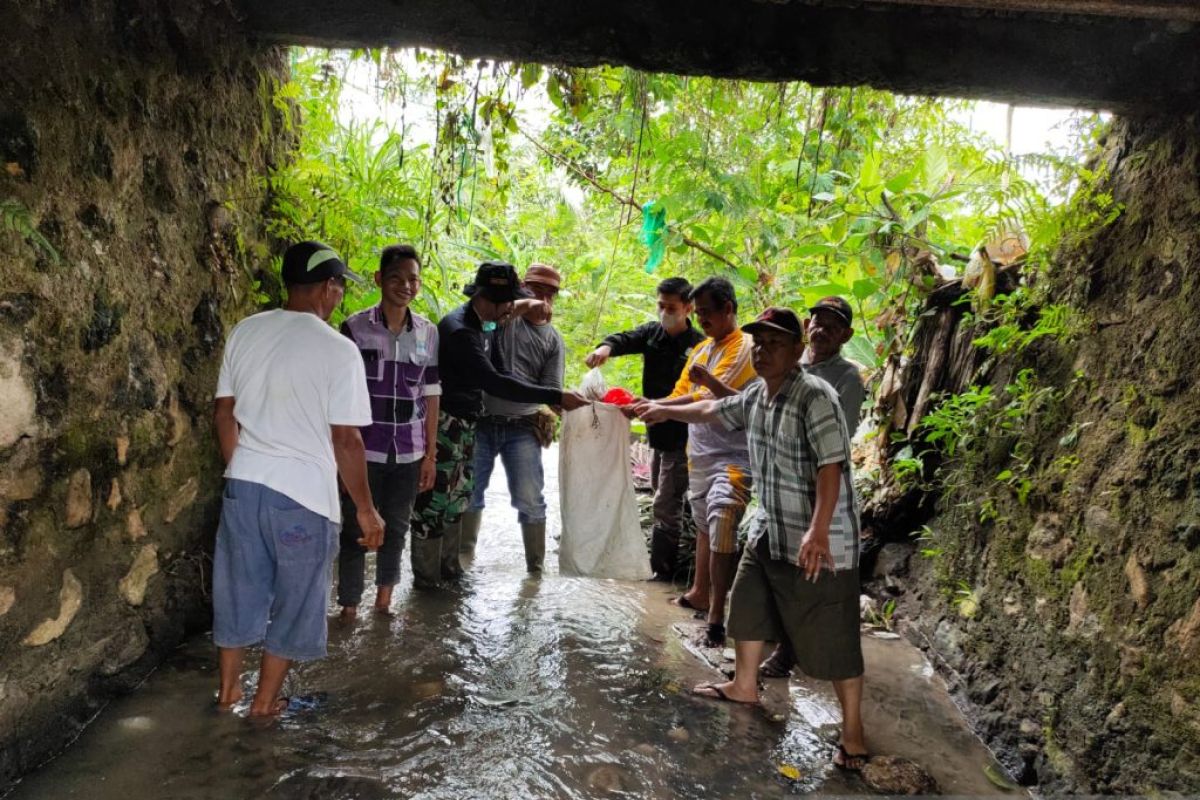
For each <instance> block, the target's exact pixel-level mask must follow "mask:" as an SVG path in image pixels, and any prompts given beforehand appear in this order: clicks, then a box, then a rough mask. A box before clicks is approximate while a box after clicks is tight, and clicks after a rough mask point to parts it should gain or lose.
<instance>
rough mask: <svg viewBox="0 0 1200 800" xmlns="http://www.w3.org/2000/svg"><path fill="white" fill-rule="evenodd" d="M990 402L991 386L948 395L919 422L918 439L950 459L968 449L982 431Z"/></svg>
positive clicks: (973, 387)
mask: <svg viewBox="0 0 1200 800" xmlns="http://www.w3.org/2000/svg"><path fill="white" fill-rule="evenodd" d="M991 402H992V387H990V386H984V387H983V388H980V387H978V386H971V387H970V388H968V389H967V390H966V391H964V392H961V393H960V394H956V395H950V396H949V397H946V398H944V399H943V400H942V402H941V403H940V404H939V405H938V406H937V407H936V408H935V409H934V410H933V411H931V412H929V413H928V414H926V415H925V418H924V419H923V420H921V425H920V429H919V435H920V437H921V438H922V439H923V440H924V441H925V442H926V443H927V444H930V445H933V446H935V447H936V448H937V449H938V450H940V451H941V452H942V453H943V454H945V455H946V456H949V457H951V458H953V457H954V456H955V455H957V454H958V452H959V449H960V448H962V447H968V448H969V447H971V446H972V445H973V444H974V442H975V440H976V438H977V437H978V435H979V434H980V433H981V432H982V431H985V430H986V428H981V426H980V422H981V418H982V417H983V416H984V414H983V412H984V410H985V409H986V408H987V406H988V405H989V404H990V403H991Z"/></svg>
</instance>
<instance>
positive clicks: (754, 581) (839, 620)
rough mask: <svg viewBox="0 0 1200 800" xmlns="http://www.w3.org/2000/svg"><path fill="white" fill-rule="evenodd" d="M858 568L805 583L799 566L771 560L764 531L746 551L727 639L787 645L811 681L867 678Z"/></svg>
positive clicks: (736, 581)
mask: <svg viewBox="0 0 1200 800" xmlns="http://www.w3.org/2000/svg"><path fill="white" fill-rule="evenodd" d="M858 593H859V581H858V570H857V569H844V570H842V571H841V572H830V571H828V570H825V571H822V572H821V575H820V577H819V578H817V580H816V581H815V582H814V581H809V580H805V578H804V571H803V570H802V569H801V568H800V567H798V566H796V565H795V564H789V563H788V562H786V561H775V560H773V559H772V558H771V556H770V549H769V545H768V543H767V534H766V533H765V532H764V533H763V535H762V536H761V537H760V538H759V540H758V542H757V543H756V544H755V546H754V547H747V548H746V549H745V550H744V551H743V552H742V560H741V562H739V563H738V571H737V577H736V578H734V579H733V593H732V596H731V597H730V600H729V620H728V622H727V624H726V627H727V629H728V631H729V635H730V636H732V637H733V638H734V639H737V640H739V641H742V640H744V641H747V642H782V641H785V640H786V641H788V642H790V643H791V645H792V649H793V650H794V651H795V653H796V663H797V664H798V665H799V666H800V669H802V670H804V673H805V674H806V675H808V676H809V677H810V678H816V679H817V680H825V681H840V680H846V679H849V678H857V677H858V676H859V675H862V674H863V658H862V642H861V641H860V639H859V631H858V625H859V618H858V614H859V612H858Z"/></svg>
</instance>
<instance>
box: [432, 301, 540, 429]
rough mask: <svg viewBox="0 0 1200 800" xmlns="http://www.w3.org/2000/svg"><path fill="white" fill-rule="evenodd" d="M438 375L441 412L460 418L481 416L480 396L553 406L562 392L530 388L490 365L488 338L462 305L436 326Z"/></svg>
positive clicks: (469, 308) (468, 308) (469, 306)
mask: <svg viewBox="0 0 1200 800" xmlns="http://www.w3.org/2000/svg"><path fill="white" fill-rule="evenodd" d="M438 338H439V341H438V372H439V373H440V374H441V378H442V410H443V411H445V412H446V413H447V414H451V415H453V416H455V417H461V418H463V419H471V420H473V419H478V417H479V416H480V414H482V413H483V393H484V392H487V393H488V394H490V395H495V396H496V397H501V398H504V399H505V400H512V401H515V402H518V403H545V404H546V405H549V406H556V405H558V404H559V403H561V402H562V392H561V391H559V390H558V389H548V388H545V387H542V386H534V385H533V384H532V383H526V382H525V381H522V380H519V379H517V378H514V377H512V376H511V375H507V374H504V373H503V372H500V371H499V370H498V369H497V368H496V366H495V364H493V363H492V358H491V354H490V351H491V349H492V347H491V336H490V335H488V334H485V333H484V332H483V324H482V323H481V322H480V320H479V315H478V314H476V313H475V309H473V308H471V304H470V303H465V304H463V305H461V306H459V307H458V308H456V309H454V310H453V311H451V312H450V313H449V314H447V315H446V316H444V317H442V321H441V322H439V323H438Z"/></svg>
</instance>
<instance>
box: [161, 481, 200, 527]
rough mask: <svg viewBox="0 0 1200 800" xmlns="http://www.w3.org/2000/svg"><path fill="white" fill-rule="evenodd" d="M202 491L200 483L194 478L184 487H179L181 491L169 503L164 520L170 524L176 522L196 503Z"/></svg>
mask: <svg viewBox="0 0 1200 800" xmlns="http://www.w3.org/2000/svg"><path fill="white" fill-rule="evenodd" d="M199 490H200V483H199V481H197V480H196V479H195V478H194V477H192V478H188V479H187V482H185V483H184V484H183V486H180V487H179V491H177V492H175V494H174V496H172V497H171V499H170V500H169V501H167V510H166V513H164V514H163V520H164V521H165V522H167V523H168V524H170V523H172V522H174V521H175V518H176V517H178V516H179V515H180V514H181V513H183V510H184V509H186V508H187V507H188V506H190V505H191V504H192V503H194V502H196V494H197V493H198V492H199Z"/></svg>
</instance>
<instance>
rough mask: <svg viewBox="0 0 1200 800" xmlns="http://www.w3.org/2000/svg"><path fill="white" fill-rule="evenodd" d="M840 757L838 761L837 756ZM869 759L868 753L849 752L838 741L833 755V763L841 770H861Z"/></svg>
mask: <svg viewBox="0 0 1200 800" xmlns="http://www.w3.org/2000/svg"><path fill="white" fill-rule="evenodd" d="M839 756H840V757H841V760H840V761H839V760H838V758H839ZM870 760H871V754H870V753H849V752H847V750H846V748H845V747H843V746H842V744H841V743H840V742H839V743H838V746H837V754H836V755H834V758H833V765H834V766H835V767H837V768H838V769H840V770H842V771H843V772H862V770H863V767H865V766H866V765H867V762H869V761H870Z"/></svg>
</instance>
